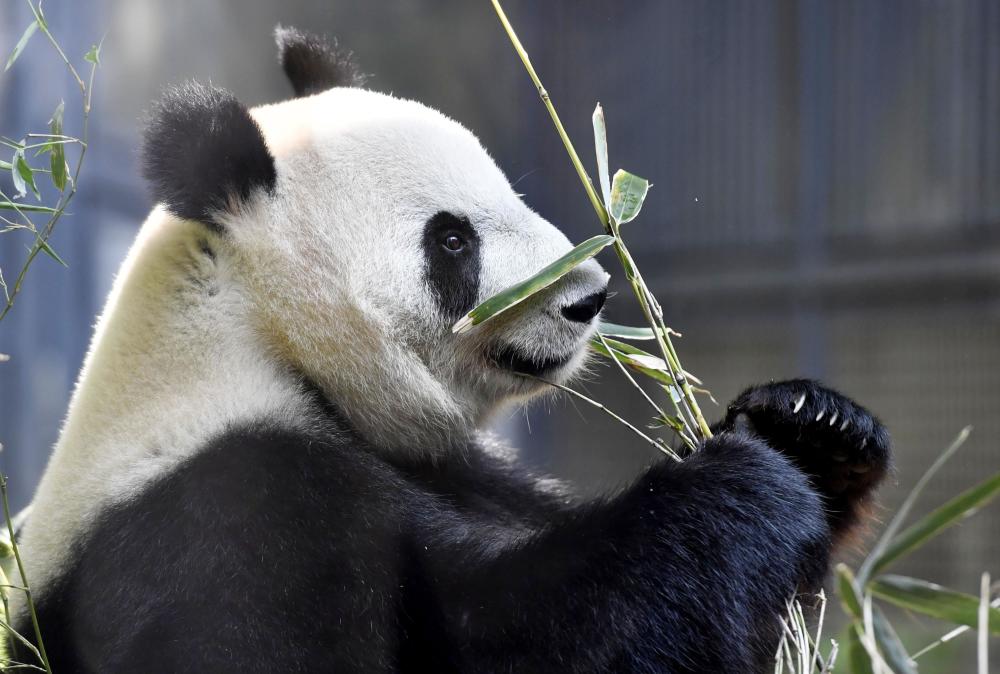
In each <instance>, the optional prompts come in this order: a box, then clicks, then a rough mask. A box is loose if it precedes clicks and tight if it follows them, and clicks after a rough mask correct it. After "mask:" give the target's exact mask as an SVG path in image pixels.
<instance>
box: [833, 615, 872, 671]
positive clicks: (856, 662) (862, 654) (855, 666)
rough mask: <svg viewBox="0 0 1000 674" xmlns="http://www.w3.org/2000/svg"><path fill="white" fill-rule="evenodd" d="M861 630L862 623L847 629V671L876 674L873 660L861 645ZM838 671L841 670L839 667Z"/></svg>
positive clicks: (854, 624) (853, 624)
mask: <svg viewBox="0 0 1000 674" xmlns="http://www.w3.org/2000/svg"><path fill="white" fill-rule="evenodd" d="M861 629H862V627H861V623H859V622H854V623H852V624H850V625H848V627H847V639H845V640H844V643H845V644H846V645H847V649H846V650H847V653H846V656H847V657H846V658H845V660H846V661H847V665H848V666H847V671H848V672H850V673H851V674H874V670H873V669H872V659H871V657H870V656H869V655H868V651H867V650H866V649H865V646H864V644H862V643H861V636H860V634H859V630H861ZM838 663H839V660H838ZM837 670H838V671H839V670H840V668H839V667H838V668H837Z"/></svg>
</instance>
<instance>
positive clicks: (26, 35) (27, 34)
mask: <svg viewBox="0 0 1000 674" xmlns="http://www.w3.org/2000/svg"><path fill="white" fill-rule="evenodd" d="M36 30H38V21H32V22H31V23H30V24H28V27H27V28H25V29H24V32H23V33H22V34H21V39H20V40H18V41H17V44H16V45H14V51H12V52H11V53H10V56H8V57H7V65H6V66H4V69H3V70H4V72H7V71H8V70H10V67H11V66H12V65H14V61H16V60H17V57H18V56H20V55H21V52H23V51H24V48H25V47H27V46H28V40H30V39H31V36H32V35H34V34H35V31H36Z"/></svg>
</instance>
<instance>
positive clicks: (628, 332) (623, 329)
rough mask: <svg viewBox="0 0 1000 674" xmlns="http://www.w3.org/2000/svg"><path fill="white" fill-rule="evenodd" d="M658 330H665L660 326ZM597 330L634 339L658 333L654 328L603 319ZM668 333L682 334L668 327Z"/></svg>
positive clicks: (648, 337)
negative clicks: (619, 323) (608, 321)
mask: <svg viewBox="0 0 1000 674" xmlns="http://www.w3.org/2000/svg"><path fill="white" fill-rule="evenodd" d="M657 330H658V331H659V332H663V331H662V330H660V329H659V328H657ZM597 331H598V332H600V333H601V334H602V335H604V336H605V337H617V338H618V339H632V340H636V341H645V340H651V339H656V335H655V334H654V333H653V330H652V328H634V327H632V326H629V325H618V324H617V323H605V322H604V321H601V322H600V323H599V324H598V325H597ZM667 334H668V335H673V336H674V337H680V336H681V333H679V332H677V331H676V330H673V329H671V328H667Z"/></svg>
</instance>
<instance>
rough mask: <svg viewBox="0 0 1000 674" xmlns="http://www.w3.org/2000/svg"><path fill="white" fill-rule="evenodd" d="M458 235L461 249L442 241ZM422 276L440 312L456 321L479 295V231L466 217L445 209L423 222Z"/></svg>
mask: <svg viewBox="0 0 1000 674" xmlns="http://www.w3.org/2000/svg"><path fill="white" fill-rule="evenodd" d="M452 235H454V236H457V237H459V238H460V239H461V240H462V241H463V242H464V246H463V247H462V249H461V250H458V251H453V250H449V249H448V248H447V247H446V246H445V241H446V240H447V238H448V237H449V236H452ZM423 248H424V277H425V278H426V279H427V283H428V285H429V286H430V289H431V291H432V293H433V294H434V297H435V298H437V302H438V308H439V309H440V311H441V314H442V315H443V316H445V317H446V318H448V319H449V320H452V321H457V320H458V319H459V318H461V317H462V316H463V315H465V313H466V312H468V311H469V310H470V309H472V308H473V307H475V305H476V299H477V298H478V296H479V271H480V266H481V264H482V261H481V259H480V250H479V235H478V234H477V233H476V229H475V228H474V227H473V226H472V224H471V223H470V222H469V220H468V218H462V217H458V216H457V215H453V214H452V213H448V212H447V211H441V212H440V213H438V214H436V215H435V216H434V217H432V218H431V219H430V220H428V221H427V224H426V225H425V226H424V237H423Z"/></svg>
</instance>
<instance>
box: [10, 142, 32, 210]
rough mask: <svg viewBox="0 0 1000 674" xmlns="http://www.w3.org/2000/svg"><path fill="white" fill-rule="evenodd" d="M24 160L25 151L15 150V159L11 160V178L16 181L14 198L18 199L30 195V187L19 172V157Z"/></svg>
mask: <svg viewBox="0 0 1000 674" xmlns="http://www.w3.org/2000/svg"><path fill="white" fill-rule="evenodd" d="M19 155H20V156H21V157H22V159H23V155H24V150H14V157H13V158H12V159H11V160H10V177H11V179H12V180H13V181H14V196H15V197H16V198H18V199H20V198H21V197H23V196H24V195H25V194H27V193H28V186H27V184H26V183H25V182H24V176H22V175H21V172H20V171H19V170H18V160H17V159H18V156H19Z"/></svg>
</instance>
